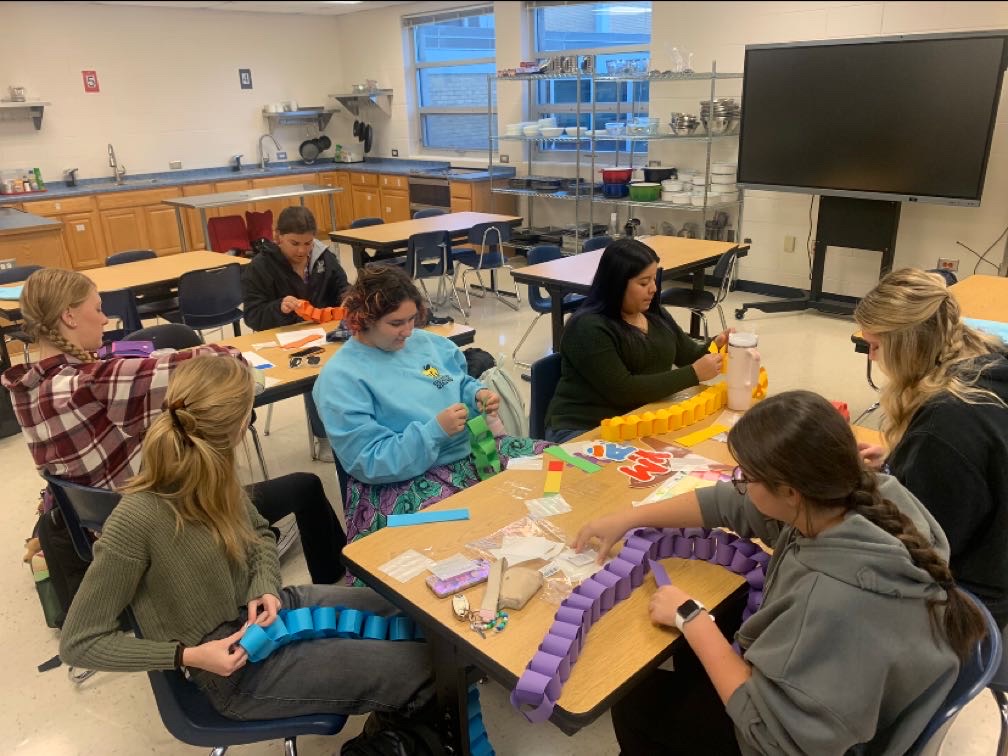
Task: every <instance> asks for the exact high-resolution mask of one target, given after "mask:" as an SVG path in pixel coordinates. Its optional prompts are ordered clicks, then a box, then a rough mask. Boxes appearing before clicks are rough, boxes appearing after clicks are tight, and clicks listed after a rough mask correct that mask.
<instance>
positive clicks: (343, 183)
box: [316, 171, 353, 239]
mask: <svg viewBox="0 0 1008 756" xmlns="http://www.w3.org/2000/svg"><path fill="white" fill-rule="evenodd" d="M319 186H333V187H339V188H341V189H342V190H343V191H342V192H337V193H336V194H334V195H332V196H333V198H334V199H335V200H336V227H335V228H333V227H332V221H331V220H330V218H329V196H328V195H321V202H322V204H323V207H324V209H325V212H323V213H322V217H321V218H317V219H316V220H318V224H319V236H320V237H322V238H323V239H324V238H325V235H326V234H327V233H329V232H330V231H336V230H337V229H341V228H346V227H347V226H349V225H350V221H351V220H353V196H352V195H351V190H350V174H349V173H347V172H346V171H335V172H331V173H320V174H319Z"/></svg>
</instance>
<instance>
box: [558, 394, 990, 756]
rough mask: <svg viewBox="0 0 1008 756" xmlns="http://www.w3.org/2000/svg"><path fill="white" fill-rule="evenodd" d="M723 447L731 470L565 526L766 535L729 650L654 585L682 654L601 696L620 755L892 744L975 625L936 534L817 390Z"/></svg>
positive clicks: (749, 420)
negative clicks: (708, 483) (747, 607)
mask: <svg viewBox="0 0 1008 756" xmlns="http://www.w3.org/2000/svg"><path fill="white" fill-rule="evenodd" d="M728 448H729V450H730V451H731V453H732V456H734V458H735V459H736V460H738V463H739V466H738V467H737V468H736V469H735V473H734V475H733V478H734V479H733V481H732V482H731V483H718V484H716V485H715V486H713V487H711V488H703V489H698V490H696V491H694V492H690V493H686V494H683V495H681V496H677V497H675V498H672V499H668V500H667V501H662V502H658V503H655V504H651V505H648V506H644V507H639V508H635V509H631V510H630V511H627V512H620V513H618V514H613V515H609V516H607V517H603V518H600V519H598V520H595V521H593V522H591V523H589V524H588V525H586V526H585V527H584V528H582V530H581V532H580V533H579V534H578V536H577V539H576V546H577V548H578V549H581V548H584V547H585V546H586V545H587V544H588V542H589V541H590V540H591V539H592V538H598V540H599V541H600V553H602V554H607V553H608V552H609V549H610V547H612V546H613V545H614V544H615V543H616V542H617V541H619V540H620V539H622V538H623V536H624V535H625V534H626V533H627V531H629V530H631V529H632V528H637V527H645V526H650V527H657V528H663V527H673V528H676V527H706V528H715V527H726V528H729V529H731V530H733V531H735V532H736V533H738V534H739V535H740V536H742V537H745V538H760V539H761V540H762V541H763V542H764V543H766V544H767V545H768V546H771V547H772V548H773V556H772V557H771V559H770V562H769V564H768V566H767V571H766V575H767V578H766V584H765V588H764V595H763V602H762V606H761V607H760V608H759V610H757V611H756V613H755V614H753V615H752V616H751V617H750V618H749V619H748V620H746V621H745V622H744V623H743V624H742V626H741V628H739V630H738V632H737V633H736V635H735V639H736V640H737V641H738V643H739V645H740V646H741V648H742V655H741V656H739V655H738V654H736V653H735V651H734V650H733V649H732V648H731V646H730V645H729V641H728V640H727V639H726V638H725V637H724V635H722V633H721V631H720V630H719V629H718V628H717V626H716V625H715V624H714V623H713V622H711V621H710V615H709V614H708V613H707V611H706V609H705V608H704V607H702V606H701V605H699V604H696V603H695V602H694V600H693V599H692V597H690V596H689V595H687V594H686V592H685V591H683V590H682V589H681V588H679V587H678V586H676V585H670V586H665V587H662V588H660V589H658V590H657V591H656V592H655V593H654V595H653V596H652V598H651V603H650V607H649V611H650V616H651V621H652V622H654V623H655V624H658V625H667V626H676V627H678V628H679V629H680V631H681V632H682V634H683V635H684V636H685V640H686V642H687V643H688V645H689V648H690V650H691V651H692V653H681V654H678V655H677V656H676V657H674V659H675V672H661V671H658V672H655V673H653V674H652V675H651V676H650V677H649V678H647V679H645V680H644V681H643V682H642V683H641V684H640V685H639V686H638V687H637V688H635V689H634V690H633V691H632V692H631V693H630V694H629V695H628V696H626V697H625V698H624V699H623V700H622V701H620V703H619V704H617V705H616V707H614V709H613V725H614V727H615V730H616V737H617V739H618V740H619V742H620V745H621V747H622V749H623V753H626V754H652V753H653V754H658V753H695V752H696V749H697V746H698V745H700V746H701V750H702V751H703V752H707V753H718V754H721V753H732V752H736V753H737V752H741V753H745V754H796V755H797V754H840V753H845V752H847V750H848V749H850V748H852V747H855V746H858V745H859V744H864V745H865V748H866V750H865V752H866V753H883V752H884V753H894V754H895V753H905V752H906V751H907V749H908V748H909V747H910V746H911V745H912V744H913V743H914V741H915V740H916V739H917V737H918V736H919V735H920V733H921V732H922V731H923V730H924V727H925V726H926V725H927V723H928V721H929V720H930V718H931V716H932V715H933V714H934V713H935V711H937V709H938V706H939V704H940V703H941V702H942V700H943V699H944V698H945V695H946V694H947V693H948V692H949V690H950V689H951V688H952V685H953V683H954V682H955V680H956V677H957V675H958V673H959V666H960V663H961V662H962V661H963V660H965V659H967V658H968V657H969V656H970V654H971V653H972V651H973V650H974V648H975V646H976V643H977V641H978V640H980V639H981V638H982V637H983V635H984V617H983V614H982V613H981V611H980V610H979V609H978V607H977V606H976V605H975V604H974V603H973V602H972V601H971V600H970V599H969V597H967V596H966V595H965V594H963V593H962V592H961V591H960V590H958V589H957V588H956V586H955V583H954V581H953V579H952V574H951V572H950V571H949V567H948V562H947V561H946V560H947V558H948V553H949V551H948V541H947V540H946V539H945V535H944V533H942V530H941V528H940V527H939V525H938V523H937V522H936V521H935V520H934V518H933V517H932V516H931V515H930V513H929V512H928V511H927V509H926V508H925V507H924V506H923V505H922V504H921V503H920V501H918V500H917V499H916V498H915V497H914V496H913V494H911V493H910V492H909V491H907V490H906V489H905V488H904V487H903V486H902V485H901V484H900V483H899V481H897V480H896V479H895V478H892V477H890V476H887V475H880V474H876V473H874V472H871V471H869V470H866V469H865V468H864V466H863V464H862V460H861V457H860V455H859V453H858V448H857V442H856V441H855V439H854V435H853V433H852V432H851V429H850V427H849V426H848V425H847V423H846V422H845V421H844V419H843V418H842V417H841V416H840V414H839V413H838V412H837V411H836V410H835V409H834V408H833V406H832V405H831V404H830V403H829V402H827V401H826V400H825V399H823V398H822V397H821V396H819V395H818V394H813V393H811V392H808V391H789V392H785V393H782V394H778V395H776V396H773V397H770V398H768V399H765V400H763V401H762V402H760V403H759V404H757V405H756V406H754V407H753V408H752V409H751V410H749V411H748V412H746V414H745V415H743V416H742V418H741V419H740V420H739V421H738V422H737V423H736V424H735V426H734V427H733V428H732V430H731V431H730V432H729V434H728ZM697 661H699V665H700V666H701V667H702V670H703V672H704V673H705V674H702V675H700V676H699V678H697V677H695V676H694V677H691V676H690V674H689V672H690V670H691V668H692V669H696V665H697ZM698 725H699V727H701V728H702V730H701V731H698V730H697V726H698ZM684 733H689V737H688V738H684ZM708 738H710V739H711V742H710V743H708ZM732 741H734V742H732Z"/></svg>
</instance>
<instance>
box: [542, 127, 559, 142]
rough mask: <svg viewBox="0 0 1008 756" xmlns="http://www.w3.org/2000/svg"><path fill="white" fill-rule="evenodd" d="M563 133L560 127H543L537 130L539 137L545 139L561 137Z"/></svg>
mask: <svg viewBox="0 0 1008 756" xmlns="http://www.w3.org/2000/svg"><path fill="white" fill-rule="evenodd" d="M563 133H564V130H563V128H561V127H560V126H543V127H542V128H540V129H539V135H540V136H543V137H545V138H546V139H553V138H554V137H558V136H562V135H563Z"/></svg>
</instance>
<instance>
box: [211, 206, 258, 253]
mask: <svg viewBox="0 0 1008 756" xmlns="http://www.w3.org/2000/svg"><path fill="white" fill-rule="evenodd" d="M207 233H208V234H209V235H210V238H209V239H208V240H207V241H208V242H209V244H210V249H212V250H213V251H214V252H230V251H231V250H232V249H240V250H242V251H243V252H247V251H249V250H250V249H252V245H251V244H249V235H248V229H247V228H246V227H245V219H244V218H242V217H241V216H240V215H223V216H221V217H220V218H210V219H208V220H207Z"/></svg>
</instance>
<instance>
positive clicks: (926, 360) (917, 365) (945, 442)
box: [854, 268, 1008, 627]
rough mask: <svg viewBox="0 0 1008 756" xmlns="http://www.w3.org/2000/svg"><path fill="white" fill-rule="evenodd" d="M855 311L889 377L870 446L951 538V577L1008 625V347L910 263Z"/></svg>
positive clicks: (875, 462)
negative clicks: (880, 442)
mask: <svg viewBox="0 0 1008 756" xmlns="http://www.w3.org/2000/svg"><path fill="white" fill-rule="evenodd" d="M854 318H855V320H856V321H857V323H858V325H859V326H860V327H861V330H862V333H863V336H864V339H865V341H866V342H868V347H869V353H868V357H869V359H872V360H876V361H877V362H878V363H879V365H880V367H881V368H882V370H883V372H884V373H885V374H886V376H887V377H888V382H887V383H885V384H884V385H883V386H882V390H881V395H880V396H879V401H880V403H881V405H882V409H883V411H884V412H885V419H884V420H883V422H882V433H883V438H884V439H885V443H886V446H887V447H888V448H889V450H890V451H889V453H888V457H887V458H886V454H885V452H884V451H883V449H882V448H881V447H877V446H869V445H867V444H865V445H863V446H862V449H861V451H862V455H863V456H864V458H865V460H866V461H867V462H868V463H869V464H871V465H872V466H873V467H875V468H876V469H878V468H879V467H881V466H882V464H883V463H885V464H886V465H887V471H888V472H891V474H892V475H894V476H895V477H896V478H897V479H898V480H899V481H900V482H901V483H902V484H903V485H905V486H906V487H907V488H909V489H910V490H911V491H912V492H913V494H914V495H915V496H916V497H917V498H919V499H920V500H921V501H922V502H924V506H926V507H927V508H928V511H930V512H931V514H932V515H934V517H935V519H936V520H938V523H939V524H940V525H941V526H942V528H943V529H944V531H945V534H946V535H947V536H948V539H949V545H950V547H951V550H952V556H951V558H950V560H949V561H950V563H951V565H952V574H953V575H955V577H956V580H958V581H959V582H960V583H961V584H962V585H963V587H964V588H966V589H968V590H969V591H972V592H973V593H975V594H976V595H977V596H979V597H980V599H981V600H982V601H983V602H984V603H985V604H986V605H987V607H988V608H989V609H990V610H991V614H993V615H994V618H995V619H996V620H997V621H998V624H999V625H1000V626H1001V627H1005V626H1006V625H1008V352H1006V350H1008V347H1006V346H1005V345H1004V344H1003V343H1002V342H1001V340H1000V339H998V338H996V337H994V336H991V335H988V334H985V333H982V332H981V331H977V330H974V329H973V328H970V327H969V326H968V325H966V324H965V323H964V322H963V320H962V317H961V311H960V307H959V303H958V302H957V301H956V298H955V296H953V294H952V292H951V291H949V290H948V289H947V288H946V286H945V283H944V281H943V280H942V279H941V278H939V277H938V276H937V275H934V274H932V273H926V272H925V271H923V270H916V269H913V268H907V269H904V270H898V271H894V272H892V273H890V274H889V275H887V276H886V277H885V278H883V279H882V280H881V281H880V282H879V283H878V285H877V286H876V287H875V288H874V289H872V290H871V291H870V292H868V294H867V295H866V296H865V298H864V299H862V300H861V302H860V303H859V304H858V306H857V309H856V310H855V311H854Z"/></svg>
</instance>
